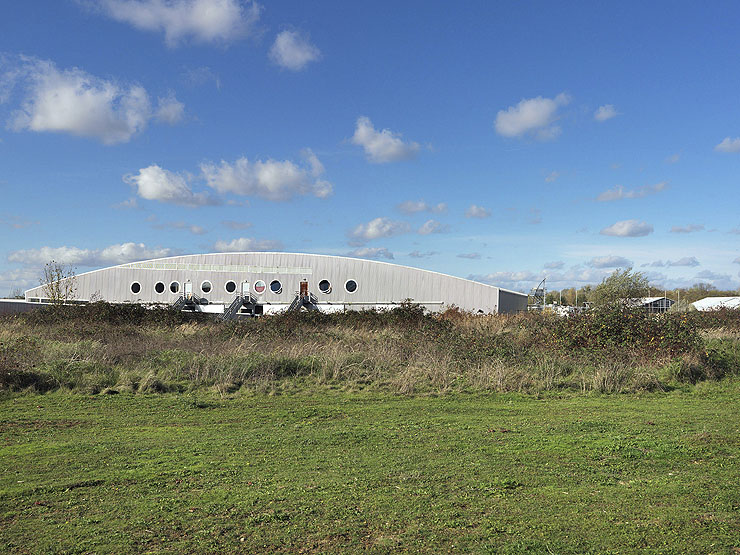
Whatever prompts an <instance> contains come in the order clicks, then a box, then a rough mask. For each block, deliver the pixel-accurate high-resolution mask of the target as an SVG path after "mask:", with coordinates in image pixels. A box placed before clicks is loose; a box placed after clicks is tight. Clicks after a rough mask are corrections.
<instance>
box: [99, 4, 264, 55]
mask: <svg viewBox="0 0 740 555" xmlns="http://www.w3.org/2000/svg"><path fill="white" fill-rule="evenodd" d="M99 7H100V8H101V9H102V10H103V12H104V13H106V14H107V15H108V16H109V17H111V18H113V19H115V20H117V21H121V22H123V23H129V24H131V25H133V26H134V27H136V28H137V29H142V30H144V31H156V32H160V31H163V32H164V36H165V41H166V42H167V45H168V46H176V45H177V44H178V43H179V42H180V41H182V40H183V39H186V38H193V39H195V40H196V41H199V42H215V43H226V42H230V41H233V40H236V39H240V38H242V37H245V36H247V35H248V34H250V32H252V31H253V29H254V27H255V26H256V23H257V21H258V20H259V17H260V11H261V10H262V8H261V6H260V5H259V4H257V3H256V2H243V1H241V0H102V2H101V3H100V5H99Z"/></svg>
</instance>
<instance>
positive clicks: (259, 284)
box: [254, 279, 267, 295]
mask: <svg viewBox="0 0 740 555" xmlns="http://www.w3.org/2000/svg"><path fill="white" fill-rule="evenodd" d="M265 289H267V285H265V282H264V281H262V280H261V279H258V280H257V281H255V282H254V292H255V293H257V294H258V295H261V294H262V293H264V292H265Z"/></svg>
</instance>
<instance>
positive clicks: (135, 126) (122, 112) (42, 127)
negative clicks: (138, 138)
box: [6, 57, 185, 145]
mask: <svg viewBox="0 0 740 555" xmlns="http://www.w3.org/2000/svg"><path fill="white" fill-rule="evenodd" d="M11 65H12V64H11ZM11 71H13V74H14V78H15V79H14V83H13V85H19V86H20V87H19V88H21V89H22V90H23V98H22V100H21V103H20V107H19V109H17V110H16V111H15V113H14V115H13V117H12V118H11V121H10V123H9V127H10V128H11V129H13V130H15V131H36V132H53V133H69V134H71V135H75V136H78V137H89V138H94V139H97V140H99V141H101V142H102V143H103V144H106V145H114V144H118V143H126V142H128V141H129V140H131V138H132V137H133V136H134V135H136V134H138V133H140V132H142V131H143V130H144V129H146V127H147V125H148V124H149V122H150V121H151V120H152V119H155V120H156V121H158V122H160V123H167V124H170V125H174V124H175V123H178V122H179V121H180V120H181V119H182V117H183V114H184V111H185V106H184V105H183V104H182V103H181V102H180V101H178V100H177V99H176V98H175V96H174V94H172V93H171V94H170V95H169V96H168V97H166V98H160V99H159V102H158V107H157V109H156V110H153V109H152V104H151V101H150V99H149V95H148V93H147V91H146V90H145V89H144V88H143V87H141V86H140V85H135V84H131V85H122V84H119V83H117V82H115V81H112V80H106V79H100V78H98V77H95V76H93V75H90V74H89V73H86V72H85V71H83V70H81V69H78V68H72V69H66V70H60V69H58V68H57V67H56V65H54V63H52V62H50V61H43V60H37V59H33V58H26V57H21V58H20V63H19V64H16V66H15V67H13V68H11ZM9 88H11V89H12V88H14V87H13V86H10V87H9ZM7 97H9V95H6V100H7Z"/></svg>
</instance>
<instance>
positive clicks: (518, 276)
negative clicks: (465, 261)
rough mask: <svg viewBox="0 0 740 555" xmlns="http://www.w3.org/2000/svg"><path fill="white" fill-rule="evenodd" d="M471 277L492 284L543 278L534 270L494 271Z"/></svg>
mask: <svg viewBox="0 0 740 555" xmlns="http://www.w3.org/2000/svg"><path fill="white" fill-rule="evenodd" d="M470 278H471V279H473V280H475V281H480V282H483V283H491V284H494V285H495V284H497V283H517V282H530V281H537V280H540V279H542V278H540V277H539V276H537V275H535V274H533V273H532V272H528V271H523V272H492V273H490V274H485V275H482V276H470Z"/></svg>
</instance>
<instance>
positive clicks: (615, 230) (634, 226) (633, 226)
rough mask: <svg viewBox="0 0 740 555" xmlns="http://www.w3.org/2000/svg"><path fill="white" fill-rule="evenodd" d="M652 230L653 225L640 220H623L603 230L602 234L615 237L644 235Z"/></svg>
mask: <svg viewBox="0 0 740 555" xmlns="http://www.w3.org/2000/svg"><path fill="white" fill-rule="evenodd" d="M652 232H653V226H652V225H650V224H648V223H646V222H641V221H639V220H623V221H621V222H617V223H615V224H613V225H610V226H609V227H605V228H604V229H602V230H601V234H602V235H613V236H615V237H644V236H645V235H649V234H650V233H652Z"/></svg>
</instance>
